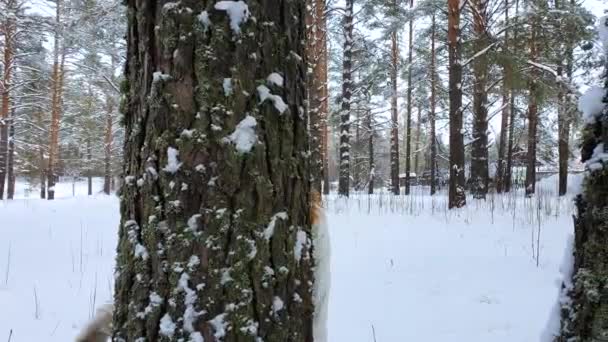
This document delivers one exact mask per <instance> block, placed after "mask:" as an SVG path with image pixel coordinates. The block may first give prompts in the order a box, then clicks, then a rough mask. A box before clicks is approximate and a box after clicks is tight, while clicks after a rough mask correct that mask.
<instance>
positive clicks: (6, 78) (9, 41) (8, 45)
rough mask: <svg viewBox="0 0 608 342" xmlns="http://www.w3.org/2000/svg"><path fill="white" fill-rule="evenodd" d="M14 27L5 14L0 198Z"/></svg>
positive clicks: (4, 157)
mask: <svg viewBox="0 0 608 342" xmlns="http://www.w3.org/2000/svg"><path fill="white" fill-rule="evenodd" d="M9 6H10V5H9ZM15 29H16V28H15V20H14V18H13V17H11V16H10V15H9V16H7V17H6V19H4V21H3V22H2V26H1V33H2V34H3V35H4V63H3V64H4V68H3V73H2V107H1V108H0V199H3V198H4V186H5V183H6V175H7V171H8V170H7V164H8V160H7V152H8V129H9V125H10V123H9V114H10V108H11V97H10V87H11V82H12V76H13V57H14V54H15V51H14V49H15V47H14V43H15V42H14V34H15ZM9 182H10V180H9Z"/></svg>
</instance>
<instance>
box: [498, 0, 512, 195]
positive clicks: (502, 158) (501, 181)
mask: <svg viewBox="0 0 608 342" xmlns="http://www.w3.org/2000/svg"><path fill="white" fill-rule="evenodd" d="M504 11H505V42H504V44H503V48H502V50H503V51H504V52H505V53H506V54H508V53H509V0H505V10H504ZM502 71H503V81H502V106H503V108H502V111H501V112H502V113H501V120H500V141H499V145H498V161H497V163H496V180H495V181H496V192H497V193H502V192H503V190H504V189H505V180H506V170H505V169H506V152H507V139H508V137H507V130H508V127H509V113H510V107H509V104H510V100H509V98H510V95H511V93H510V85H509V82H510V81H511V66H510V64H509V62H505V63H504V65H503V67H502Z"/></svg>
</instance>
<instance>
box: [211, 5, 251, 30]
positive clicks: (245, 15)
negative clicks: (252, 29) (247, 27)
mask: <svg viewBox="0 0 608 342" xmlns="http://www.w3.org/2000/svg"><path fill="white" fill-rule="evenodd" d="M215 9H216V10H218V11H226V13H227V14H228V16H229V17H230V28H231V29H232V31H233V32H234V34H240V33H241V24H243V23H244V22H246V21H247V20H248V19H249V16H250V13H249V6H247V4H246V3H244V2H243V1H218V2H217V3H216V4H215Z"/></svg>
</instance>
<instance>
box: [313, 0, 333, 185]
mask: <svg viewBox="0 0 608 342" xmlns="http://www.w3.org/2000/svg"><path fill="white" fill-rule="evenodd" d="M315 1H316V20H317V38H316V39H317V44H318V45H317V48H318V50H319V51H318V61H317V64H316V70H315V78H317V79H318V80H319V81H318V82H319V87H320V88H321V90H320V91H319V94H320V96H321V99H320V106H319V108H320V113H319V116H320V118H321V142H322V144H321V145H322V147H321V158H322V160H323V167H322V174H323V194H325V195H329V190H330V186H329V141H328V135H329V132H328V130H329V128H328V124H327V120H328V117H329V90H328V86H327V18H326V14H325V11H326V9H327V6H326V3H325V0H315Z"/></svg>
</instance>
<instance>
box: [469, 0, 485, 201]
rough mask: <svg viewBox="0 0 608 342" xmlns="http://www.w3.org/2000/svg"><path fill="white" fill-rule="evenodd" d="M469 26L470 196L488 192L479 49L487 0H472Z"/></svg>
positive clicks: (482, 68)
mask: <svg viewBox="0 0 608 342" xmlns="http://www.w3.org/2000/svg"><path fill="white" fill-rule="evenodd" d="M471 7H472V10H471V11H472V12H473V30H474V32H475V43H474V51H475V53H476V54H477V55H476V57H475V60H473V75H474V78H475V84H474V86H473V143H472V146H471V147H472V148H471V179H470V184H471V192H472V194H473V197H474V198H483V199H485V198H486V194H487V192H488V182H489V179H488V178H489V173H488V108H487V102H488V94H487V89H486V87H487V77H488V68H489V64H488V57H487V54H486V53H483V52H482V51H484V50H485V49H487V47H488V45H490V37H489V36H488V34H487V32H488V14H487V2H486V1H485V0H472V1H471Z"/></svg>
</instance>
